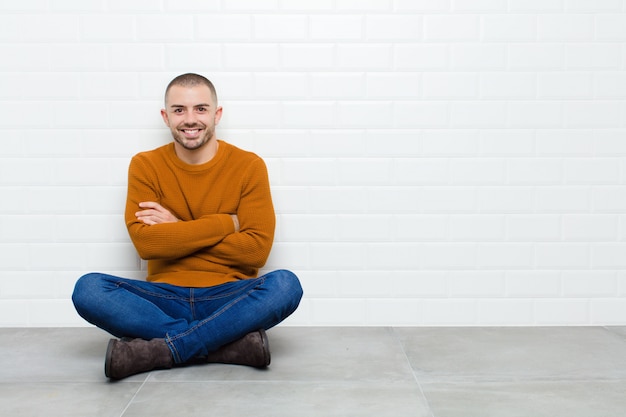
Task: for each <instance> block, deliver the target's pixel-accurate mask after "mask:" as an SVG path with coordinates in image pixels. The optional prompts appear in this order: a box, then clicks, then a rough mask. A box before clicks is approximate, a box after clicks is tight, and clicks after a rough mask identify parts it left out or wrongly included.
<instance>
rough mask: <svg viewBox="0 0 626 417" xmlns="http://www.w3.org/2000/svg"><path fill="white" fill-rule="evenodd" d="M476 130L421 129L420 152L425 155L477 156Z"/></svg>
mask: <svg viewBox="0 0 626 417" xmlns="http://www.w3.org/2000/svg"><path fill="white" fill-rule="evenodd" d="M479 134H480V132H479V131H478V130H466V129H445V130H434V129H433V130H424V131H422V152H421V153H422V154H423V155H426V156H442V157H452V156H470V157H471V156H478V154H479V151H478V148H479Z"/></svg>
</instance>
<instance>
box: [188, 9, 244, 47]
mask: <svg viewBox="0 0 626 417" xmlns="http://www.w3.org/2000/svg"><path fill="white" fill-rule="evenodd" d="M195 23H196V28H195V36H196V37H197V39H198V40H204V41H210V42H215V41H220V40H223V41H248V40H251V39H252V28H253V20H252V17H251V16H248V15H240V14H225V13H220V14H201V15H198V16H196V17H195Z"/></svg>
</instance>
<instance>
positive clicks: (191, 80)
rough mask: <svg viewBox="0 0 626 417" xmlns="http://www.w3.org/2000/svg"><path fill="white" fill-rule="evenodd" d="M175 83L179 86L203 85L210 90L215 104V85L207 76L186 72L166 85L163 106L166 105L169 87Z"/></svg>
mask: <svg viewBox="0 0 626 417" xmlns="http://www.w3.org/2000/svg"><path fill="white" fill-rule="evenodd" d="M175 85H177V86H181V87H195V86H197V85H205V86H207V87H208V88H209V90H211V95H212V96H213V102H214V103H215V105H216V106H217V91H215V86H214V85H213V83H212V82H211V81H209V79H208V78H206V77H203V76H202V75H199V74H193V73H188V74H182V75H179V76H178V77H176V78H174V79H173V80H172V81H170V83H169V84H168V85H167V88H166V89H165V106H166V107H167V96H168V93H169V92H170V89H171V88H172V87H173V86H175Z"/></svg>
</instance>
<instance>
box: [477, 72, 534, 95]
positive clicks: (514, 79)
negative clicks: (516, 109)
mask: <svg viewBox="0 0 626 417" xmlns="http://www.w3.org/2000/svg"><path fill="white" fill-rule="evenodd" d="M479 85H480V96H481V97H483V98H489V99H503V98H508V99H523V98H526V99H532V98H535V97H536V90H537V82H536V76H535V75H534V74H532V73H515V72H485V73H482V74H480V83H479Z"/></svg>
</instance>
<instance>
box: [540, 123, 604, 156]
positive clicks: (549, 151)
mask: <svg viewBox="0 0 626 417" xmlns="http://www.w3.org/2000/svg"><path fill="white" fill-rule="evenodd" d="M536 135H537V144H536V147H537V155H543V156H587V155H590V154H591V152H592V149H593V148H592V147H593V143H592V139H593V133H592V131H590V130H584V129H559V130H556V129H549V130H538V131H537V133H536Z"/></svg>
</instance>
